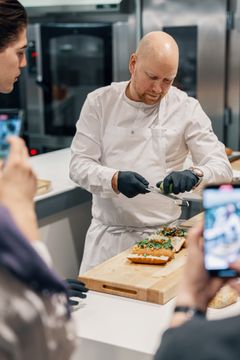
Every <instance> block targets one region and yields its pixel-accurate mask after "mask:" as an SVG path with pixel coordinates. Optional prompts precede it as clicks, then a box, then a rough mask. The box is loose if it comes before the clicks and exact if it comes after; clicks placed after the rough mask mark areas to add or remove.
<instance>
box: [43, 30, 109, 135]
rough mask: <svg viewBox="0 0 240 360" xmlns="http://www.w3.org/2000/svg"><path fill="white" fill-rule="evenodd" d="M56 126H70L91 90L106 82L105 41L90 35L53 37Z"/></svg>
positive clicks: (52, 74)
mask: <svg viewBox="0 0 240 360" xmlns="http://www.w3.org/2000/svg"><path fill="white" fill-rule="evenodd" d="M49 52H50V54H49V55H50V56H49V59H50V72H51V78H52V81H51V95H52V96H51V98H52V103H51V107H52V120H51V122H52V126H53V127H63V128H68V129H70V128H71V127H72V126H74V124H75V122H76V120H77V119H78V117H79V113H80V109H81V107H82V105H83V103H84V101H85V99H86V96H87V94H88V93H89V92H91V91H93V90H95V89H96V88H99V87H101V86H104V85H105V80H104V41H103V39H101V38H98V37H94V36H88V35H67V36H61V37H57V38H53V39H51V40H50V46H49Z"/></svg>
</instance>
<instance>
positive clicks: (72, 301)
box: [68, 299, 79, 306]
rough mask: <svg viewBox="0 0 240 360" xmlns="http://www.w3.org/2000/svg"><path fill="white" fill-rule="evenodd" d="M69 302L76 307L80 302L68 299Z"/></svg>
mask: <svg viewBox="0 0 240 360" xmlns="http://www.w3.org/2000/svg"><path fill="white" fill-rule="evenodd" d="M68 302H69V304H70V305H71V306H76V305H78V304H79V301H77V300H72V299H68Z"/></svg>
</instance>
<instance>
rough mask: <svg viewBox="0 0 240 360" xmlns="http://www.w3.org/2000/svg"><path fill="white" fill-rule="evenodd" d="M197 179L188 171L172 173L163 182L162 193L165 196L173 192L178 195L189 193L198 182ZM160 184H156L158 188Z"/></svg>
mask: <svg viewBox="0 0 240 360" xmlns="http://www.w3.org/2000/svg"><path fill="white" fill-rule="evenodd" d="M198 180H199V179H198V177H197V176H196V175H194V174H193V173H192V172H191V171H190V170H183V171H173V172H171V173H170V174H169V175H167V176H166V177H165V179H164V180H163V191H164V192H165V194H168V193H170V192H173V193H174V194H179V193H180V192H184V191H190V190H192V188H194V186H195V185H196V184H197V182H198ZM160 184H161V182H158V183H157V184H156V186H157V187H159V186H160Z"/></svg>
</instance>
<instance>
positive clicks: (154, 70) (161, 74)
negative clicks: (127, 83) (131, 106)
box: [129, 54, 177, 105]
mask: <svg viewBox="0 0 240 360" xmlns="http://www.w3.org/2000/svg"><path fill="white" fill-rule="evenodd" d="M129 68H130V72H131V75H132V76H131V83H132V88H133V93H134V94H133V95H134V100H135V101H141V102H143V103H145V104H148V105H153V104H157V103H159V102H160V100H161V99H162V98H163V97H164V96H165V95H166V94H167V92H168V90H169V88H170V86H171V85H172V83H173V80H174V78H175V76H176V73H177V67H176V66H175V64H172V63H168V62H166V61H164V59H162V60H161V61H160V60H159V59H154V57H150V56H147V57H145V58H143V59H138V58H137V55H136V54H133V55H132V56H131V59H130V66H129Z"/></svg>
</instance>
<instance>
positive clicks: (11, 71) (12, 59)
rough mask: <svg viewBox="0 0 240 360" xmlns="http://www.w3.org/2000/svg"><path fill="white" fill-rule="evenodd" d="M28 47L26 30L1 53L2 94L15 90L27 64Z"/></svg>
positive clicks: (0, 90) (0, 82)
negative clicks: (26, 51)
mask: <svg viewBox="0 0 240 360" xmlns="http://www.w3.org/2000/svg"><path fill="white" fill-rule="evenodd" d="M26 47H27V35H26V28H24V29H22V30H21V31H20V32H19V35H18V37H17V40H16V41H14V42H11V43H10V44H9V46H7V47H6V48H5V49H4V50H3V51H1V52H0V93H4V94H7V93H10V92H11V91H12V90H13V87H14V83H15V82H16V81H17V80H18V77H19V76H20V74H21V69H22V68H23V67H25V66H26V64H27V62H26V54H25V50H26Z"/></svg>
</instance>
